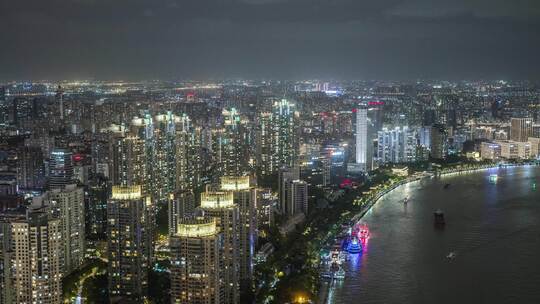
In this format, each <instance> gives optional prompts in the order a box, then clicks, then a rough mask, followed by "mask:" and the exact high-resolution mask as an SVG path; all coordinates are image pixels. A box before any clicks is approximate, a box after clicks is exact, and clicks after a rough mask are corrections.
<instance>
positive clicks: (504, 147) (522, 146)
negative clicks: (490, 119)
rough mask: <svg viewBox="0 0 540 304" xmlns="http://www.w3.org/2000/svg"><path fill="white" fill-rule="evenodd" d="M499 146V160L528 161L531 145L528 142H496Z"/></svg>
mask: <svg viewBox="0 0 540 304" xmlns="http://www.w3.org/2000/svg"><path fill="white" fill-rule="evenodd" d="M495 143H497V144H498V145H500V146H501V158H504V159H529V158H531V144H530V143H529V142H517V141H510V140H505V141H496V142H495Z"/></svg>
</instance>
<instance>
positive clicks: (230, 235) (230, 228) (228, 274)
mask: <svg viewBox="0 0 540 304" xmlns="http://www.w3.org/2000/svg"><path fill="white" fill-rule="evenodd" d="M200 208H201V210H202V211H203V212H204V216H207V217H214V218H216V219H217V225H218V227H219V229H220V230H221V231H222V232H223V254H222V259H223V266H222V269H223V284H224V285H225V287H224V299H223V303H227V304H232V303H238V301H239V282H238V279H239V277H238V275H239V273H238V270H239V269H238V266H239V246H238V241H239V224H240V223H239V208H238V206H236V205H235V204H234V197H233V193H232V192H230V191H206V192H204V193H201V207H200Z"/></svg>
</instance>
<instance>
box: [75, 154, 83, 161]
mask: <svg viewBox="0 0 540 304" xmlns="http://www.w3.org/2000/svg"><path fill="white" fill-rule="evenodd" d="M83 158H84V157H83V156H82V155H81V154H78V153H77V154H74V155H73V161H74V162H80V161H82V160H83Z"/></svg>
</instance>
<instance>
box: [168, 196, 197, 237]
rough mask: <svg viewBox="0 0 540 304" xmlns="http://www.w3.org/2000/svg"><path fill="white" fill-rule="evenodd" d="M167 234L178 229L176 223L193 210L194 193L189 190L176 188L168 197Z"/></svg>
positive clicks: (191, 213) (188, 215) (191, 214)
mask: <svg viewBox="0 0 540 304" xmlns="http://www.w3.org/2000/svg"><path fill="white" fill-rule="evenodd" d="M168 204H169V210H168V215H169V235H173V234H174V233H176V231H177V230H178V223H179V222H180V221H181V220H182V219H183V218H186V217H191V216H193V215H194V212H195V208H196V206H195V195H194V194H193V191H191V190H178V191H176V192H175V193H174V194H171V195H170V197H169V202H168Z"/></svg>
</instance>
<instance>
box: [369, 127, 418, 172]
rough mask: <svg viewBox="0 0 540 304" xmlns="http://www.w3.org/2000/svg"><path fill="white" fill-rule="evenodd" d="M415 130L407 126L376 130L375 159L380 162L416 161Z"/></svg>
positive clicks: (416, 140)
mask: <svg viewBox="0 0 540 304" xmlns="http://www.w3.org/2000/svg"><path fill="white" fill-rule="evenodd" d="M417 142H418V139H417V132H416V130H414V129H411V128H409V127H403V128H395V129H383V130H382V131H379V132H378V141H377V147H378V149H377V160H378V161H379V163H381V164H386V163H409V162H414V161H416V148H417V145H418V143H417Z"/></svg>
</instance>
